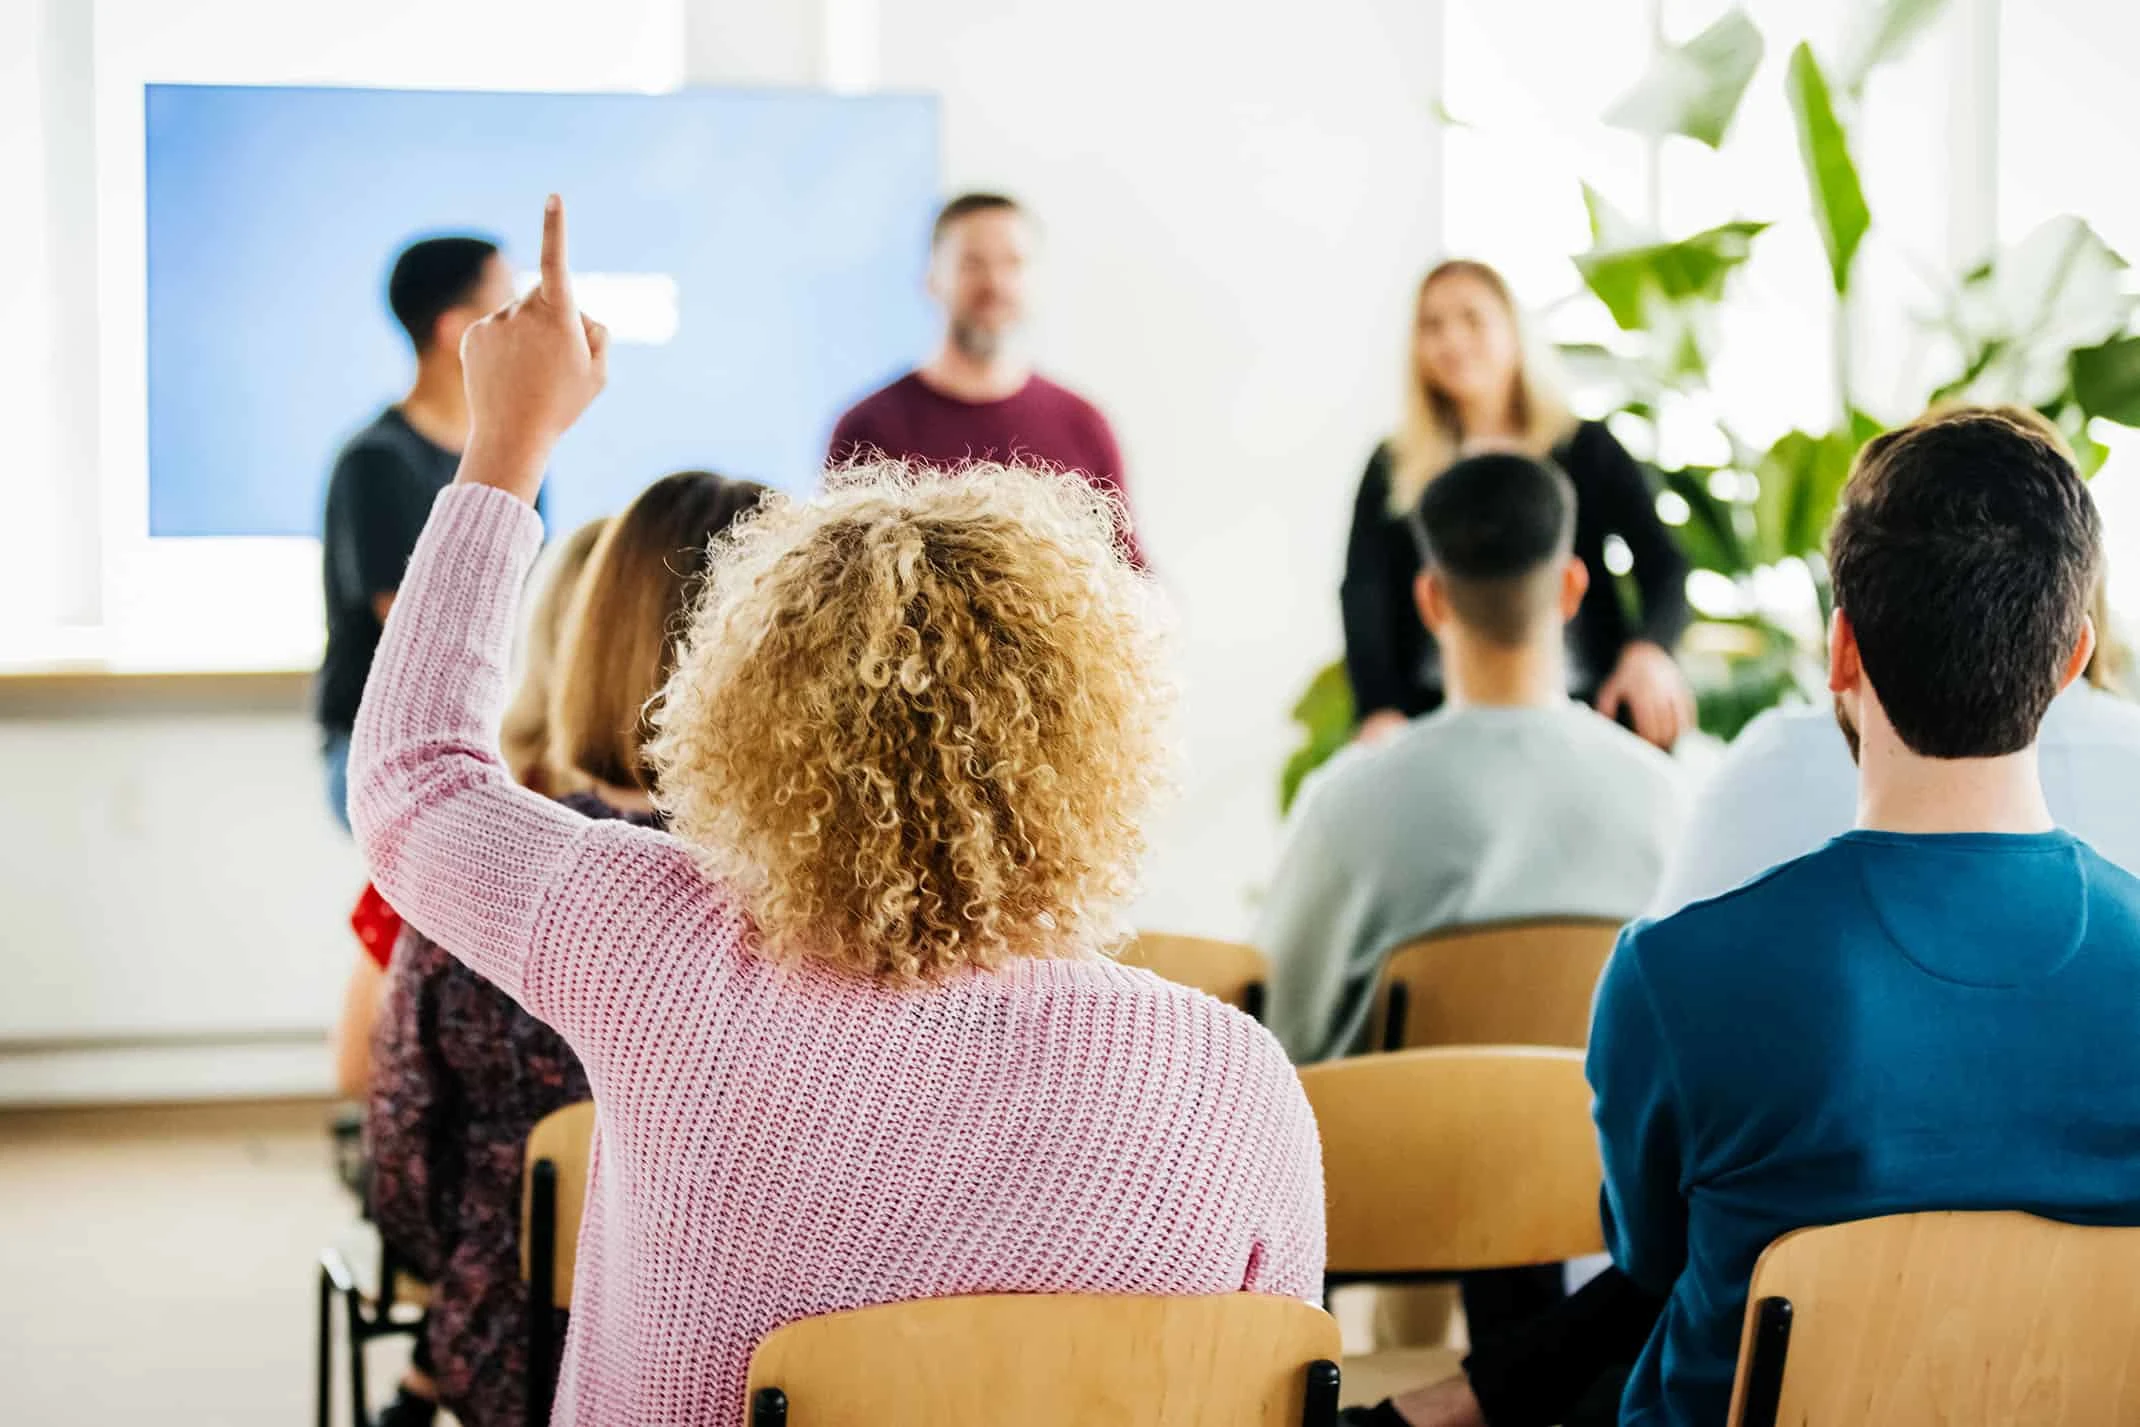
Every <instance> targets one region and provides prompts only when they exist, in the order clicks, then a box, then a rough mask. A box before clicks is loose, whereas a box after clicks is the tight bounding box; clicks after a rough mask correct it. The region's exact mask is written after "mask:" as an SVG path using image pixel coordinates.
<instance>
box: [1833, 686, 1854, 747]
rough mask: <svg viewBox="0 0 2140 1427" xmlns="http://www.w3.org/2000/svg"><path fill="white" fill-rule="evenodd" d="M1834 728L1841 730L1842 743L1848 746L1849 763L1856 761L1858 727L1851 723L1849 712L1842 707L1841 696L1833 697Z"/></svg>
mask: <svg viewBox="0 0 2140 1427" xmlns="http://www.w3.org/2000/svg"><path fill="white" fill-rule="evenodd" d="M1835 726H1836V727H1837V728H1839V729H1841V730H1843V742H1845V743H1847V744H1849V745H1850V761H1851V762H1852V763H1856V762H1857V761H1858V726H1857V724H1855V723H1854V722H1852V721H1851V718H1850V711H1849V710H1848V709H1846V708H1844V707H1843V696H1842V695H1841V694H1837V695H1836V696H1835Z"/></svg>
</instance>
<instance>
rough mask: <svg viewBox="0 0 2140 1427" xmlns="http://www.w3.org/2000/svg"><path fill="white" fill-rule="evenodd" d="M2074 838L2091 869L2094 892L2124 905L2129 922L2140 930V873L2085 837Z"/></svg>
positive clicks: (2082, 859)
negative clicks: (2101, 851)
mask: <svg viewBox="0 0 2140 1427" xmlns="http://www.w3.org/2000/svg"><path fill="white" fill-rule="evenodd" d="M2073 842H2074V846H2075V847H2076V849H2078V852H2079V855H2080V858H2081V862H2082V865H2083V866H2084V867H2085V868H2086V869H2087V879H2088V889H2089V893H2090V895H2091V896H2094V897H2097V898H2102V899H2105V900H2107V901H2108V902H2109V903H2110V904H2111V905H2113V906H2115V907H2118V908H2120V909H2121V912H2122V919H2123V921H2124V923H2125V925H2126V926H2127V927H2129V928H2131V929H2133V930H2134V931H2135V932H2140V875H2136V874H2135V873H2134V872H2133V871H2132V870H2131V869H2130V868H2126V867H2121V866H2119V865H2118V864H2117V863H2115V862H2112V861H2111V860H2110V859H2109V858H2107V857H2105V856H2104V855H2103V854H2102V853H2100V852H2098V851H2096V849H2095V846H2094V844H2093V843H2090V842H2089V841H2088V840H2087V839H2086V838H2084V837H2080V836H2075V837H2074V839H2073Z"/></svg>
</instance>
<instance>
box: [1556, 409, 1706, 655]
mask: <svg viewBox="0 0 2140 1427" xmlns="http://www.w3.org/2000/svg"><path fill="white" fill-rule="evenodd" d="M1584 436H1585V438H1586V439H1585V440H1584V441H1583V442H1582V450H1583V456H1584V460H1585V462H1586V464H1587V465H1588V466H1589V471H1588V472H1587V474H1588V476H1589V481H1588V482H1587V484H1588V485H1589V490H1588V492H1587V493H1586V494H1587V496H1588V498H1589V499H1591V500H1594V501H1596V502H1598V514H1599V516H1600V517H1601V520H1600V523H1601V524H1602V525H1603V526H1604V528H1605V529H1606V530H1608V531H1610V532H1612V533H1613V534H1615V535H1618V536H1619V537H1620V538H1621V539H1622V540H1624V541H1626V542H1627V549H1628V553H1629V554H1631V555H1633V556H1634V559H1635V572H1634V573H1635V586H1636V588H1638V589H1639V590H1641V591H1642V622H1641V624H1640V626H1639V627H1638V628H1637V630H1636V634H1635V637H1636V638H1638V639H1647V640H1649V641H1650V642H1651V643H1653V644H1656V645H1658V646H1659V647H1660V648H1663V649H1671V648H1672V647H1673V646H1674V645H1676V644H1678V643H1679V637H1680V636H1681V635H1682V634H1685V633H1686V632H1687V624H1688V621H1689V619H1690V617H1691V616H1690V612H1689V610H1688V606H1687V557H1686V556H1685V555H1684V554H1682V553H1681V552H1680V549H1679V542H1678V541H1676V540H1674V539H1673V538H1672V532H1671V531H1670V530H1668V529H1667V528H1666V527H1665V523H1664V522H1663V521H1662V520H1659V519H1658V518H1657V492H1656V490H1655V489H1654V488H1652V487H1651V485H1650V479H1649V477H1648V475H1646V474H1645V473H1644V472H1643V469H1642V467H1641V465H1640V464H1639V463H1638V462H1637V461H1636V460H1635V458H1634V457H1633V456H1630V455H1629V454H1628V453H1627V448H1626V447H1625V446H1622V445H1621V444H1620V443H1619V441H1618V440H1617V439H1616V438H1615V437H1614V436H1613V434H1612V432H1611V431H1609V430H1607V429H1606V428H1605V426H1604V424H1603V423H1602V422H1592V423H1590V425H1589V426H1588V427H1587V428H1586V429H1585V432H1584ZM1602 672H1603V671H1601V673H1602Z"/></svg>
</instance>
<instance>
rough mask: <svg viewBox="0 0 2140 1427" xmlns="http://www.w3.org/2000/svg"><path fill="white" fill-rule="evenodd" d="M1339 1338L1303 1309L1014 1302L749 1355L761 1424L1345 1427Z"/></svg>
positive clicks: (962, 1306) (900, 1313)
mask: <svg viewBox="0 0 2140 1427" xmlns="http://www.w3.org/2000/svg"><path fill="white" fill-rule="evenodd" d="M1337 1357H1338V1330H1337V1324H1336V1323H1335V1322H1334V1321H1332V1319H1331V1318H1330V1315H1329V1314H1327V1313H1324V1312H1322V1311H1321V1310H1319V1309H1316V1308H1311V1307H1309V1306H1308V1305H1306V1304H1304V1303H1300V1302H1297V1301H1295V1300H1293V1299H1290V1298H1274V1297H1270V1296H1267V1295H1263V1294H1253V1293H1230V1294H1220V1295H1217V1296H1213V1297H1207V1298H1129V1297H1117V1296H1111V1295H1104V1296H1103V1295H1094V1294H1003V1295H987V1296H976V1297H967V1298H932V1299H920V1300H917V1301H914V1302H910V1303H892V1304H886V1305H884V1306H883V1307H878V1308H863V1309H858V1310H856V1311H854V1312H851V1313H832V1314H828V1315H826V1316H824V1317H821V1318H805V1319H803V1320H801V1321H800V1322H796V1323H790V1324H788V1325H786V1326H785V1327H782V1328H778V1329H775V1330H774V1331H773V1332H772V1333H771V1334H769V1335H768V1336H767V1337H766V1338H765V1340H764V1341H763V1342H761V1343H759V1344H758V1348H757V1351H756V1352H755V1353H753V1354H752V1355H751V1363H750V1380H749V1401H750V1414H751V1415H750V1423H751V1427H789V1424H790V1422H791V1419H792V1427H995V1424H997V1423H1008V1422H1015V1423H1018V1424H1019V1427H1072V1424H1080V1427H1082V1424H1088V1423H1095V1422H1104V1423H1107V1424H1109V1427H1332V1424H1335V1423H1336V1421H1337V1396H1338V1367H1337Z"/></svg>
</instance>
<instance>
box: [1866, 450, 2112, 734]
mask: <svg viewBox="0 0 2140 1427" xmlns="http://www.w3.org/2000/svg"><path fill="white" fill-rule="evenodd" d="M2063 445H2064V443H2063V442H2061V441H2060V440H2059V439H2058V438H2057V437H2056V435H2055V434H2054V433H2049V432H2046V431H2045V430H2044V429H2043V427H2042V425H2041V423H2040V422H2038V421H2037V420H2036V419H2034V417H2033V414H2029V415H2023V414H2020V413H2015V412H2008V411H1995V410H1989V409H1985V408H1965V409H1962V410H1957V411H1951V412H1944V413H1939V414H1935V415H1931V416H1926V417H1923V418H1921V419H1920V420H1918V421H1915V422H1912V423H1911V424H1910V425H1908V426H1904V427H1900V428H1898V429H1896V430H1894V431H1890V432H1887V433H1885V434H1883V435H1881V436H1877V437H1875V438H1874V439H1873V440H1872V441H1871V442H1869V443H1868V444H1867V445H1866V447H1865V449H1864V450H1863V451H1862V452H1860V453H1859V455H1858V459H1857V463H1856V465H1855V466H1854V467H1853V468H1852V470H1851V473H1850V479H1849V480H1848V482H1846V483H1845V485H1844V487H1843V494H1842V499H1841V503H1840V505H1839V506H1838V508H1837V512H1836V517H1835V523H1834V525H1833V526H1832V527H1831V529H1830V531H1829V535H1828V566H1829V571H1830V574H1831V576H1832V578H1833V581H1834V587H1835V603H1836V608H1837V609H1839V610H1841V611H1842V612H1843V614H1844V615H1845V616H1847V617H1848V618H1849V620H1850V627H1851V629H1852V630H1853V631H1854V632H1855V634H1856V636H1857V642H1858V651H1859V655H1860V657H1861V658H1862V660H1863V661H1864V667H1865V677H1866V678H1867V679H1868V680H1869V681H1870V682H1871V684H1872V687H1873V692H1874V693H1875V694H1877V695H1878V696H1879V699H1880V706H1881V708H1883V709H1884V710H1886V712H1887V717H1888V721H1889V722H1890V723H1892V724H1893V725H1894V728H1895V733H1896V735H1897V736H1898V737H1900V738H1901V739H1902V741H1903V743H1904V745H1905V746H1907V747H1908V748H1909V749H1910V750H1911V751H1912V752H1914V753H1917V754H1920V755H1922V756H1924V757H1927V758H1996V757H1999V756H2002V755H2004V754H2009V753H2016V752H2019V751H2020V750H2021V749H2023V748H2026V747H2028V745H2029V744H2031V743H2033V742H2034V741H2035V739H2036V730H2037V727H2038V725H2039V724H2041V723H2042V722H2043V715H2044V711H2045V710H2046V709H2047V708H2049V707H2050V704H2051V699H2052V698H2053V697H2054V696H2055V695H2056V694H2057V693H2058V686H2059V678H2060V676H2061V675H2062V674H2063V673H2064V672H2065V668H2066V663H2067V661H2068V660H2069V659H2070V658H2071V656H2072V654H2073V648H2074V643H2075V641H2076V640H2078V639H2079V637H2080V631H2081V622H2082V621H2083V620H2084V619H2086V618H2087V615H2088V605H2089V600H2090V597H2091V595H2092V594H2093V592H2094V590H2095V587H2096V583H2097V578H2098V573H2099V570H2100V567H2101V563H2102V539H2103V537H2102V522H2101V519H2100V517H2099V516H2098V515H2097V513H2096V508H2095V502H2094V500H2093V499H2091V498H2090V496H2089V494H2088V487H2087V485H2086V483H2085V482H2083V481H2082V480H2081V477H2080V473H2079V472H2078V471H2076V470H2075V469H2074V468H2073V462H2072V461H2071V460H2069V459H2068V458H2067V456H2066V454H2065V452H2064V449H2063Z"/></svg>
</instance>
